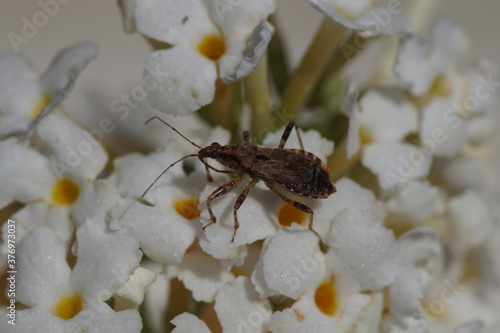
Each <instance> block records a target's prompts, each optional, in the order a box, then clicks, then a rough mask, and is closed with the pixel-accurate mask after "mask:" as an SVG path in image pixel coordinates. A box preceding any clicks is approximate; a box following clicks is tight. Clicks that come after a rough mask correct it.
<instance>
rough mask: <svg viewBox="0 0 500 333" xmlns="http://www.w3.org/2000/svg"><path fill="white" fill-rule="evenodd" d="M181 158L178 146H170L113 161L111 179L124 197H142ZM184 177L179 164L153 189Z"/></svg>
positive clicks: (147, 196)
mask: <svg viewBox="0 0 500 333" xmlns="http://www.w3.org/2000/svg"><path fill="white" fill-rule="evenodd" d="M181 157H182V155H181V153H180V151H179V148H178V146H177V145H176V144H168V145H167V146H166V147H165V148H164V149H162V150H160V151H156V152H153V153H150V154H148V155H142V154H139V153H132V154H128V155H125V156H122V157H119V158H116V159H115V160H114V161H113V165H114V168H113V174H112V175H111V179H112V180H113V181H114V183H115V184H116V187H117V188H118V190H119V192H120V193H121V194H122V195H130V196H134V197H140V196H142V194H143V193H144V192H145V191H146V189H147V188H148V187H149V186H150V185H151V184H153V182H154V181H155V180H156V178H158V177H159V176H160V174H161V173H162V172H163V171H164V170H165V169H166V168H168V167H169V166H170V165H171V164H172V163H174V162H175V161H177V160H178V159H180V158H181ZM183 175H184V172H183V171H182V164H181V163H179V165H176V166H174V167H173V168H171V169H170V170H168V172H167V173H165V174H164V175H163V176H162V177H161V178H160V179H158V181H157V182H156V183H155V184H154V185H153V187H152V189H153V188H158V187H160V186H162V185H165V184H168V183H171V181H172V178H175V177H181V176H183ZM145 198H146V199H148V198H149V195H148V194H146V196H145Z"/></svg>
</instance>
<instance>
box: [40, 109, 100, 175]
mask: <svg viewBox="0 0 500 333" xmlns="http://www.w3.org/2000/svg"><path fill="white" fill-rule="evenodd" d="M37 133H38V135H39V136H40V138H41V139H42V140H43V141H44V142H45V143H46V144H47V145H48V146H49V148H50V149H51V153H52V155H51V163H56V162H57V163H58V164H61V165H63V167H58V168H56V171H55V173H56V176H58V177H62V176H63V175H64V174H65V173H69V174H70V175H73V176H75V177H80V178H82V179H95V178H96V177H97V175H98V174H99V173H100V172H101V171H102V169H103V168H104V165H105V164H106V162H107V161H108V155H107V153H106V151H105V150H104V148H103V146H102V145H101V144H100V143H99V142H97V141H96V139H94V137H93V136H92V135H90V134H89V133H88V132H87V131H86V130H85V129H83V128H81V127H80V126H78V125H76V124H75V123H74V122H72V121H71V120H70V119H68V118H66V117H65V116H62V115H58V114H54V113H53V114H49V115H48V116H46V117H45V118H44V119H43V120H42V121H41V122H40V123H39V124H38V127H37Z"/></svg>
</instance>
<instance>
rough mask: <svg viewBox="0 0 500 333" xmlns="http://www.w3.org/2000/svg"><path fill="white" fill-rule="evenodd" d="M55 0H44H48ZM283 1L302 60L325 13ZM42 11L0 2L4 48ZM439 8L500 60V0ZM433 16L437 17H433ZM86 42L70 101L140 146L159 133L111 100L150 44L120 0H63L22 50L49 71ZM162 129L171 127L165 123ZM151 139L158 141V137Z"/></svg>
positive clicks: (31, 0)
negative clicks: (95, 51) (125, 23)
mask: <svg viewBox="0 0 500 333" xmlns="http://www.w3.org/2000/svg"><path fill="white" fill-rule="evenodd" d="M48 1H49V0H40V2H43V3H46V2H48ZM66 1H67V0H66ZM416 1H427V0H416ZM278 6H279V7H278V18H277V19H278V25H279V27H280V28H281V29H282V31H284V33H285V34H286V35H285V36H284V37H285V40H286V41H287V42H288V45H287V47H288V50H289V51H290V53H291V58H290V60H291V62H292V64H294V63H296V62H297V61H298V60H299V59H300V56H301V54H302V52H303V51H304V48H305V47H306V46H307V43H308V41H309V39H310V37H311V35H312V34H313V33H314V31H315V29H316V27H317V25H318V23H319V20H320V19H321V15H320V14H319V13H317V12H316V11H314V10H313V9H312V8H311V7H310V6H309V4H308V2H307V1H306V0H278ZM41 10H42V8H41V7H40V5H39V1H35V0H2V1H1V2H0V36H1V39H2V42H1V43H0V54H4V53H7V52H13V49H12V47H11V44H10V42H9V40H8V38H7V34H8V33H9V32H13V33H16V34H18V35H21V36H22V33H21V29H22V27H23V24H24V22H23V17H24V18H25V19H28V20H29V21H30V22H32V21H33V15H35V14H36V13H37V12H39V11H41ZM434 12H435V13H434V16H436V17H437V16H440V15H444V16H447V17H448V18H451V19H452V20H454V21H455V22H457V23H458V24H460V25H461V26H462V27H463V28H464V30H465V31H466V32H467V33H468V36H469V37H470V40H471V46H472V57H476V56H484V57H487V58H489V59H490V60H491V61H493V62H494V63H495V64H496V65H497V66H498V67H500V57H499V54H500V42H499V37H498V33H499V31H500V20H499V19H498V16H499V15H500V1H498V0H475V1H470V0H443V1H441V2H440V3H439V5H437V9H436V10H435V11H434ZM428 19H429V20H431V19H432V16H429V17H428ZM78 41H93V42H94V43H96V44H97V45H98V46H99V57H98V59H97V60H94V61H93V62H92V63H91V64H90V65H89V67H88V68H87V69H86V70H85V71H84V72H83V73H82V75H81V77H80V78H79V79H78V82H77V85H76V88H75V90H74V92H73V93H72V94H71V96H69V98H68V99H67V100H66V101H65V105H66V106H67V108H68V109H69V110H70V112H71V113H72V114H74V115H75V117H76V118H77V119H78V120H80V121H81V122H83V123H85V125H86V126H87V127H89V128H93V127H94V126H96V123H98V121H99V119H102V118H103V117H108V116H109V117H110V118H112V119H113V120H114V121H116V122H117V123H116V124H117V126H118V127H120V130H119V131H116V133H112V134H111V135H109V136H107V137H106V138H104V140H105V141H106V142H108V143H109V144H110V145H112V146H115V147H116V146H118V145H119V144H120V142H121V143H123V142H124V141H125V140H127V139H132V140H131V143H130V145H131V146H130V148H131V149H133V148H137V147H134V144H135V143H134V141H135V142H137V140H136V139H137V138H135V139H134V136H138V135H139V136H142V135H144V137H147V136H151V130H150V129H148V130H146V129H144V130H142V128H143V127H141V126H142V124H143V119H144V118H146V117H147V115H145V113H144V112H143V113H140V112H138V113H137V114H133V115H132V116H130V117H128V118H127V119H125V121H120V120H116V114H113V113H112V112H111V111H110V106H111V104H112V102H113V101H114V100H116V99H117V98H120V96H121V95H122V94H124V93H129V92H130V91H131V89H132V88H133V87H134V86H135V85H138V84H140V79H141V76H142V69H143V65H144V61H145V59H146V57H147V56H148V55H149V53H150V49H149V47H148V45H147V44H146V43H145V41H144V40H143V39H142V38H141V37H140V36H138V35H137V34H132V35H128V34H126V33H124V32H123V30H122V23H121V16H120V12H119V10H118V6H117V1H102V0H70V1H68V3H67V4H65V5H59V8H58V12H57V14H56V15H54V17H51V18H49V20H48V22H47V24H46V25H45V26H43V27H41V28H39V31H38V32H37V33H36V35H35V36H34V37H33V38H31V39H29V40H28V42H27V43H26V44H21V45H20V47H19V50H20V52H22V53H24V54H25V55H26V56H27V57H28V58H29V59H31V61H32V62H33V64H34V65H35V67H36V68H37V69H38V70H40V71H42V70H44V69H45V68H46V66H47V64H48V63H49V61H50V60H51V58H52V57H53V56H54V55H55V54H56V53H57V52H58V50H60V49H61V48H63V47H65V46H67V45H70V44H72V43H75V42H78ZM88 96H91V98H90V99H89V98H88ZM146 113H148V112H146ZM148 114H149V113H148ZM113 117H114V118H113ZM172 121H173V122H178V121H180V120H179V119H176V120H172ZM158 130H159V131H163V132H162V133H164V132H165V130H164V129H163V128H162V129H161V130H160V129H158ZM153 132H154V131H153ZM147 140H150V144H153V141H155V140H154V139H146V141H147ZM123 152H124V151H123ZM118 153H120V152H118Z"/></svg>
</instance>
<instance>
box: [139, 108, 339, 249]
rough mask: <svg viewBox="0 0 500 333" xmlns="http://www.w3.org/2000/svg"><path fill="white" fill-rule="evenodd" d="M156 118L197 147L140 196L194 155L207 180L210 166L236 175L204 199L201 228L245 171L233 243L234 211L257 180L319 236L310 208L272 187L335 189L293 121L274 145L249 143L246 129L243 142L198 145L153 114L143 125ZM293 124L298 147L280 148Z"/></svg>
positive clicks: (303, 191) (306, 191) (323, 192)
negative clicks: (215, 204)
mask: <svg viewBox="0 0 500 333" xmlns="http://www.w3.org/2000/svg"><path fill="white" fill-rule="evenodd" d="M155 118H156V119H158V120H159V121H161V122H162V123H164V124H165V125H167V126H168V127H170V128H171V129H173V130H174V131H175V132H176V133H177V134H179V135H180V136H182V137H183V138H184V139H186V140H187V141H188V142H190V143H191V144H192V145H193V146H195V147H197V148H199V149H200V151H199V152H198V154H190V155H187V156H184V157H183V158H181V159H179V160H177V161H176V162H174V163H173V164H171V165H170V166H169V167H168V168H166V169H165V170H164V171H163V172H162V173H161V174H160V175H159V176H158V178H156V180H155V181H154V182H153V183H152V184H151V185H150V186H149V187H148V189H147V190H146V192H144V194H143V195H142V197H144V196H145V195H146V193H147V192H148V191H149V189H150V188H151V187H152V186H153V185H154V184H155V183H156V181H157V180H158V179H160V177H161V176H163V174H165V172H167V171H168V169H170V168H171V167H172V166H174V165H175V164H177V163H178V162H180V161H182V160H184V159H185V158H188V157H192V156H198V158H199V159H200V161H201V162H202V163H203V164H204V165H205V167H206V171H207V180H208V181H212V178H211V177H210V173H209V171H208V169H212V170H214V171H216V172H222V173H230V174H235V175H236V177H235V178H233V179H231V180H229V181H228V182H227V183H225V184H222V185H221V186H219V187H218V188H217V189H216V190H215V191H213V192H212V193H211V194H210V195H209V196H208V198H207V209H208V213H209V214H210V221H211V222H210V223H208V224H207V225H205V226H204V227H203V230H205V228H207V227H208V226H210V225H212V224H214V223H216V221H217V219H216V218H215V215H214V214H213V212H212V208H211V206H210V204H211V202H212V201H213V200H214V199H216V198H218V197H220V196H222V195H224V194H226V193H228V192H230V191H231V190H233V189H235V188H236V186H238V184H240V183H241V181H242V180H243V175H244V174H248V175H249V176H250V178H252V180H251V181H250V182H249V183H248V184H247V185H246V186H245V188H244V189H243V191H242V192H241V193H240V195H239V196H238V198H237V199H236V202H235V204H234V207H233V216H234V233H233V238H232V239H231V241H232V242H234V238H235V237H236V230H238V227H239V222H238V216H237V211H238V209H239V208H240V206H241V205H242V204H243V201H245V199H246V197H247V195H248V192H250V189H251V188H252V187H254V186H255V184H257V183H258V182H259V181H263V182H264V183H265V184H266V186H267V187H268V188H269V189H270V190H271V191H272V192H273V193H274V194H276V195H277V196H278V197H279V198H281V199H282V200H283V201H284V202H286V203H287V204H289V205H292V206H293V207H295V208H297V209H300V210H301V211H303V212H305V213H307V214H309V229H310V230H311V231H312V232H314V234H316V236H318V238H319V239H320V240H321V237H320V235H319V234H318V233H317V232H316V231H315V230H314V229H313V210H312V209H311V208H310V207H309V206H306V205H304V204H303V203H300V202H297V201H295V200H292V199H290V198H288V197H287V196H285V195H284V194H282V193H281V192H279V191H278V189H277V187H276V186H280V187H282V188H284V189H286V190H288V191H290V192H293V193H296V194H298V195H300V196H303V197H309V198H316V199H324V198H327V197H328V196H329V195H330V194H332V193H334V192H335V191H336V189H335V186H334V185H333V184H332V182H331V181H330V178H329V174H328V170H327V169H326V167H325V165H324V164H323V163H322V162H321V160H320V159H319V158H318V157H316V156H315V155H313V154H311V153H309V152H307V151H305V150H304V145H303V144H302V139H301V137H300V133H299V128H298V127H297V125H296V124H295V122H293V121H290V123H288V125H287V126H286V128H285V131H284V132H283V135H282V137H281V141H280V143H279V145H278V148H261V147H257V146H256V145H254V144H252V142H251V140H250V135H249V133H248V131H244V132H243V141H244V142H243V144H233V145H227V146H221V145H220V144H218V143H217V142H214V143H212V144H211V145H210V146H207V147H205V148H202V147H200V146H198V145H197V144H196V143H194V142H192V141H191V140H189V139H188V138H186V137H185V136H184V135H182V134H181V133H180V132H179V131H177V130H176V129H175V128H173V127H172V126H171V125H170V124H168V123H167V122H165V121H164V120H162V119H161V118H159V117H157V116H155V117H152V118H150V119H149V120H148V121H146V124H147V123H149V122H150V121H151V120H153V119H155ZM293 127H295V130H296V132H297V137H298V139H299V143H300V148H301V149H300V150H299V149H284V146H285V143H286V140H287V139H288V137H289V136H290V133H291V131H292V129H293ZM207 158H211V159H215V160H217V161H218V162H220V163H221V164H222V165H224V166H225V167H227V168H228V169H229V170H218V169H216V168H214V167H212V166H211V165H209V164H208V163H207V161H206V159H207Z"/></svg>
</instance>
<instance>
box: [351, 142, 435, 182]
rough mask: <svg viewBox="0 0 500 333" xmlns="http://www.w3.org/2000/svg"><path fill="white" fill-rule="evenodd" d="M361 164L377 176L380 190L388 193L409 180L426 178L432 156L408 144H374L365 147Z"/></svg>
mask: <svg viewBox="0 0 500 333" xmlns="http://www.w3.org/2000/svg"><path fill="white" fill-rule="evenodd" d="M361 162H362V163H363V165H364V166H365V167H367V168H368V169H369V170H370V171H371V172H373V173H374V174H376V175H377V176H378V180H379V185H380V187H381V188H382V190H384V191H387V192H390V191H393V190H395V189H397V188H400V187H402V186H404V185H405V184H407V183H408V182H409V181H410V180H413V179H421V178H424V177H426V176H427V174H428V173H429V169H430V167H431V162H432V156H430V155H428V154H426V153H425V149H422V148H420V147H417V146H414V145H411V144H408V143H397V142H390V143H374V144H370V145H367V146H365V149H364V152H363V156H362V157H361Z"/></svg>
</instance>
